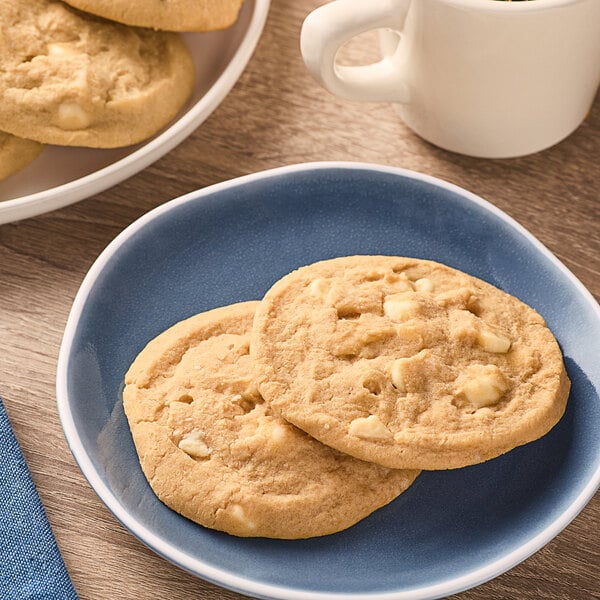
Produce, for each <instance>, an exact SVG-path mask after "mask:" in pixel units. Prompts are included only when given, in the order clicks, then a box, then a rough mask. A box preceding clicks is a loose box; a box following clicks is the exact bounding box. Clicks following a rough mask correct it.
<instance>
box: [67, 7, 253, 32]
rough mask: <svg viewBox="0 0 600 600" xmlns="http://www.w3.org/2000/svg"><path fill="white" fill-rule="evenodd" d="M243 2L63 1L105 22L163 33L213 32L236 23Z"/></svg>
mask: <svg viewBox="0 0 600 600" xmlns="http://www.w3.org/2000/svg"><path fill="white" fill-rule="evenodd" d="M242 3H243V0H169V1H168V2H165V1H164V0H134V1H129V0H67V4H70V5H71V6H74V7H75V8H79V9H81V10H84V11H87V12H89V13H92V14H94V15H98V16H100V17H105V18H106V19H111V20H113V21H118V22H119V23H125V24H126V25H137V26H139V27H150V28H152V29H163V30H167V31H214V30H217V29H225V28H227V27H229V26H231V25H233V23H235V21H236V20H237V17H238V13H239V11H240V7H241V6H242Z"/></svg>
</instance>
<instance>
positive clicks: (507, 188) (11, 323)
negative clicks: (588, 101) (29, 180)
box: [0, 0, 600, 600]
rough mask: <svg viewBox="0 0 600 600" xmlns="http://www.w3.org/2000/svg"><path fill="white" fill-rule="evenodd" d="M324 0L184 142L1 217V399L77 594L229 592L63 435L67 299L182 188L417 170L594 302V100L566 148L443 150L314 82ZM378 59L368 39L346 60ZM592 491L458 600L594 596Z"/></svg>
mask: <svg viewBox="0 0 600 600" xmlns="http://www.w3.org/2000/svg"><path fill="white" fill-rule="evenodd" d="M320 3H321V2H320V0H319V1H318V0H274V2H273V5H272V9H271V13H270V16H269V19H268V22H267V26H266V29H265V32H264V35H263V37H262V39H261V41H260V43H259V46H258V48H257V50H256V52H255V54H254V56H253V58H252V60H251V62H250V64H249V65H248V67H247V69H246V71H245V72H244V74H243V75H242V77H241V79H240V80H239V81H238V83H237V84H236V86H235V87H234V89H233V90H232V92H231V93H230V94H229V96H228V97H227V98H226V99H225V101H224V102H223V103H222V104H221V105H220V107H219V108H218V109H217V110H216V111H215V112H214V113H213V114H212V116H211V117H210V118H209V119H208V120H207V121H206V122H205V123H204V124H203V125H202V126H201V127H200V128H198V129H197V130H196V131H195V132H194V133H193V134H192V135H191V136H190V137H189V138H188V139H187V140H185V141H184V142H183V143H182V144H181V145H179V146H178V147H177V148H175V149H174V150H173V151H171V152H170V153H169V154H168V155H167V156H165V157H163V158H162V159H161V160H159V161H158V162H157V163H155V164H154V165H152V166H150V167H149V168H147V169H146V170H145V171H143V172H142V173H139V174H138V175H136V176H134V177H132V178H130V179H129V180H127V181H125V182H123V183H122V184H120V185H118V186H116V187H114V188H112V189H110V190H108V191H106V192H104V193H101V194H98V195H97V196H94V197H92V198H89V199H87V200H85V201H82V202H80V203H78V204H76V205H73V206H71V207H68V208H65V209H63V210H59V211H55V212H53V213H49V214H46V215H43V216H40V217H37V218H33V219H29V220H26V221H22V222H18V223H14V224H8V225H3V226H1V227H0V339H1V340H2V348H1V352H0V394H1V395H2V397H3V398H4V401H5V404H6V407H7V411H8V413H9V417H10V419H11V421H12V423H13V426H14V428H15V433H16V435H17V437H18V439H19V441H20V443H21V446H22V448H23V451H24V453H25V456H26V459H27V461H28V464H29V466H30V468H31V471H32V474H33V478H34V481H35V483H36V485H37V486H38V489H39V491H40V494H41V497H42V501H43V503H44V505H45V507H46V510H47V513H48V516H49V518H50V522H51V524H52V526H53V529H54V531H55V534H56V537H57V540H58V544H59V547H60V549H61V551H62V553H63V556H64V558H65V561H66V563H67V566H68V568H69V571H70V573H71V576H72V579H73V582H74V584H75V587H76V588H77V591H78V593H79V595H80V596H81V598H82V599H83V600H100V599H102V600H105V599H112V598H119V599H121V600H129V599H131V600H134V599H135V600H137V599H139V598H144V599H146V598H169V599H171V600H183V599H188V598H207V599H212V598H215V599H217V598H219V599H221V598H223V599H231V600H233V599H235V598H242V596H240V595H238V594H235V593H233V592H229V591H226V590H223V589H221V588H218V587H216V586H214V585H211V584H209V583H207V582H204V581H202V580H200V579H198V578H195V577H193V576H191V575H189V574H187V573H184V572H183V571H181V570H180V569H178V568H177V567H174V566H172V565H170V564H169V563H167V562H166V561H165V560H163V559H161V558H159V557H158V556H157V555H155V554H154V553H153V552H152V551H150V550H148V549H147V548H146V547H145V546H143V545H142V544H141V543H140V542H138V541H137V539H136V538H134V537H133V536H132V535H130V534H129V533H128V532H127V531H126V530H125V529H124V528H123V527H122V526H121V525H120V524H119V523H118V522H117V521H116V520H115V518H114V517H113V516H112V515H111V514H110V513H109V511H108V510H107V509H106V508H105V506H104V505H103V504H102V503H101V502H100V500H99V499H98V497H97V496H96V495H95V493H94V492H93V491H92V490H91V488H90V486H89V485H88V483H87V482H86V481H85V479H84V478H83V476H82V474H81V472H80V471H79V469H78V467H77V466H76V464H75V462H74V460H73V458H72V456H71V454H70V452H69V450H68V448H67V445H66V442H65V440H64V437H63V434H62V430H61V427H60V423H59V421H58V416H57V412H56V400H55V390H54V385H55V369H56V361H57V355H58V350H59V346H60V341H61V336H62V331H63V328H64V325H65V322H66V319H67V316H68V312H69V309H70V305H71V303H72V300H73V298H74V297H75V294H76V292H77V289H78V287H79V285H80V283H81V281H82V279H83V277H84V275H85V273H86V271H87V269H88V268H89V267H90V265H91V264H92V263H93V261H94V260H95V258H96V257H97V256H98V254H99V253H100V252H101V251H102V249H103V248H104V247H105V246H106V245H107V244H108V243H109V242H110V241H111V240H112V239H113V238H114V236H115V235H117V234H118V233H119V232H120V231H121V230H122V229H123V228H124V227H126V226H127V225H129V224H130V223H131V222H132V221H134V220H135V219H136V218H137V217H139V216H140V215H142V214H144V213H145V212H147V211H148V210H150V209H152V208H154V207H155V206H158V205H159V204H161V203H163V202H164V201H166V200H168V199H171V198H173V197H176V196H179V195H181V194H184V193H186V192H189V191H192V190H194V189H197V188H201V187H205V186H207V185H210V184H213V183H216V182H220V181H223V180H226V179H230V178H233V177H237V176H239V175H244V174H246V173H251V172H256V171H261V170H264V169H268V168H272V167H277V166H281V165H287V164H292V163H297V162H306V161H318V160H352V161H364V162H374V163H382V164H386V165H392V166H400V167H405V168H408V169H414V170H416V171H420V172H423V173H427V174H430V175H433V176H436V177H440V178H442V179H445V180H447V181H450V182H453V183H456V184H458V185H460V186H462V187H464V188H467V189H469V190H470V191H472V192H474V193H476V194H479V195H480V196H482V197H484V198H486V199H487V200H489V201H490V202H492V203H493V204H495V205H496V206H498V207H499V208H501V209H502V210H504V211H505V212H507V213H508V214H509V215H511V216H512V217H513V218H514V219H516V220H517V221H518V222H519V223H521V224H522V225H524V226H525V227H527V228H528V229H529V230H530V231H531V232H532V233H533V234H534V235H535V236H536V237H538V238H539V239H540V240H541V241H542V242H543V243H544V244H545V245H546V246H547V247H548V248H549V249H550V250H551V251H553V252H554V253H555V254H556V255H557V256H558V257H559V258H560V259H561V260H562V261H563V262H564V263H565V264H566V265H567V267H569V268H570V269H571V270H572V271H573V272H574V273H575V275H576V276H577V277H579V279H580V280H581V281H582V282H583V284H584V285H585V286H586V287H587V288H588V289H589V290H590V291H591V292H592V294H594V295H595V297H596V298H597V299H598V298H600V232H599V229H600V99H597V100H596V102H595V104H594V106H593V108H592V111H591V112H590V115H589V117H588V119H587V120H586V121H585V122H584V124H583V125H582V126H581V127H580V128H579V129H578V131H577V132H576V133H574V134H573V135H572V136H570V137H569V138H568V139H567V140H565V141H564V142H562V143H561V144H559V145H557V146H555V147H554V148H551V149H549V150H547V151H545V152H542V153H540V154H536V155H533V156H529V157H525V158H520V159H514V160H503V161H490V160H479V159H474V158H468V157H464V156H459V155H456V154H451V153H448V152H445V151H443V150H440V149H438V148H435V147H433V146H431V145H430V144H428V143H426V142H424V141H422V140H421V139H419V138H418V137H416V136H415V135H414V134H413V133H412V132H411V131H410V130H409V129H408V128H407V127H406V126H404V125H403V123H402V122H401V121H400V120H399V119H398V118H397V116H396V114H395V112H394V109H393V107H392V106H390V105H387V104H352V103H348V102H344V101H341V100H338V99H336V98H334V97H333V96H331V95H330V94H328V93H327V92H325V91H324V90H323V89H321V88H320V87H319V86H318V85H317V84H316V83H315V82H314V81H313V80H312V79H311V78H310V77H309V75H308V74H307V72H306V70H305V68H304V65H303V63H302V60H301V58H300V54H299V50H298V36H299V32H300V27H301V24H302V20H303V19H304V17H305V16H306V14H308V12H309V11H310V10H312V9H313V8H315V7H316V6H318V5H319V4H320ZM374 56H375V50H374V44H373V39H371V38H369V37H368V36H367V37H365V38H364V39H363V38H361V39H360V40H357V41H356V42H355V43H353V44H352V45H350V46H349V47H348V48H346V49H345V50H344V60H346V61H348V62H365V61H369V60H372V59H373V58H374ZM599 531H600V494H596V496H595V497H594V498H593V499H592V501H591V502H590V503H589V504H588V506H587V507H586V508H585V509H584V510H583V511H582V513H581V514H580V515H579V516H578V517H577V518H576V519H575V520H574V521H573V523H572V524H571V525H569V527H567V528H566V530H565V531H564V532H562V533H561V534H560V535H559V536H558V537H557V538H555V539H554V540H553V541H552V542H550V543H549V544H548V545H547V546H545V547H544V548H543V549H542V550H540V551H539V552H537V553H536V554H534V555H533V556H532V557H530V558H529V559H528V560H526V561H525V562H523V563H522V564H520V565H518V566H516V567H515V568H513V569H511V570H510V571H508V572H507V573H505V574H503V575H501V576H499V577H497V578H496V579H494V580H493V581H490V582H488V583H486V584H484V585H481V586H479V587H477V588H475V589H472V590H469V591H466V592H464V593H462V594H460V595H458V596H456V598H460V600H479V599H484V598H485V599H488V598H494V599H504V598H506V599H508V598H511V599H513V598H519V599H525V600H534V599H535V600H538V599H539V598H553V599H564V600H579V599H587V598H600V579H599V577H600V576H599V573H600V542H599V541H598V540H599Z"/></svg>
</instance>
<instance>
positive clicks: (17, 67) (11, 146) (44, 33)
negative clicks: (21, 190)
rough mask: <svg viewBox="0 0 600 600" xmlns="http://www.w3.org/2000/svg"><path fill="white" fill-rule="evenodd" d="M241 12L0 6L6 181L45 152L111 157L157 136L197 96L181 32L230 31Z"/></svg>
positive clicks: (0, 0)
mask: <svg viewBox="0 0 600 600" xmlns="http://www.w3.org/2000/svg"><path fill="white" fill-rule="evenodd" d="M241 3H242V0H232V1H229V2H224V3H221V4H219V5H218V6H215V5H214V3H212V2H210V0H206V1H204V2H202V1H191V0H185V1H180V2H168V3H167V2H160V1H158V0H157V1H155V2H141V1H140V2H137V3H136V2H125V1H119V0H113V1H112V2H111V1H108V2H107V1H103V0H97V1H94V0H89V1H82V2H79V1H77V0H76V1H73V2H69V4H66V3H63V2H60V1H56V0H35V1H32V0H0V24H1V31H0V62H1V65H0V99H1V101H0V131H2V132H5V133H3V134H2V135H3V137H2V139H0V142H2V143H1V144H0V165H3V166H2V170H1V171H0V177H5V176H8V175H10V174H11V173H13V172H14V171H15V170H17V169H18V168H21V167H23V166H25V165H26V164H27V163H28V162H30V161H31V160H33V158H35V156H36V155H37V154H38V153H39V152H40V150H41V148H42V146H41V144H58V145H65V146H87V147H93V148H114V147H118V146H127V145H130V144H136V143H138V142H141V141H143V140H145V139H147V138H149V137H151V136H153V135H154V134H156V133H157V132H158V131H160V130H161V129H162V128H163V127H164V126H165V125H167V124H168V123H169V121H171V120H172V119H173V118H174V117H175V116H176V115H177V113H178V112H179V111H180V110H181V109H182V107H183V106H184V105H185V103H186V101H187V100H188V99H189V97H190V96H191V93H192V89H193V86H194V78H195V73H194V65H193V63H192V58H191V56H190V53H189V51H188V49H187V47H186V45H185V43H184V42H183V40H182V38H181V37H180V35H179V34H178V33H175V32H176V31H208V30H214V29H222V28H224V27H228V26H229V25H231V24H232V23H233V22H234V21H235V19H236V18H237V14H238V11H239V8H240V5H241ZM74 7H75V8H74ZM78 9H82V10H78ZM83 11H86V12H83ZM101 17H105V18H101ZM6 134H11V135H12V136H13V137H8V136H7V135H6ZM14 136H16V138H24V139H26V140H28V141H27V142H19V141H18V140H17V139H16V138H15V137H14Z"/></svg>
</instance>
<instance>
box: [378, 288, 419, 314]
mask: <svg viewBox="0 0 600 600" xmlns="http://www.w3.org/2000/svg"><path fill="white" fill-rule="evenodd" d="M420 309H421V305H420V304H419V303H418V302H416V301H415V300H411V299H409V298H406V297H405V295H404V294H394V295H391V296H386V297H385V298H384V300H383V312H384V314H385V315H386V317H389V318H390V319H391V320H392V321H406V320H408V319H410V318H411V317H414V316H415V315H416V314H418V312H419V311H420Z"/></svg>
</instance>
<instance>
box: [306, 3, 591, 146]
mask: <svg viewBox="0 0 600 600" xmlns="http://www.w3.org/2000/svg"><path fill="white" fill-rule="evenodd" d="M373 29H380V30H381V35H380V42H381V49H382V55H383V58H382V60H381V61H380V62H377V63H375V64H372V65H365V66H343V65H338V64H336V54H337V52H338V50H339V49H340V47H341V46H342V45H343V44H345V43H346V42H348V41H349V40H350V39H352V38H353V37H355V36H357V35H359V34H360V33H364V32H366V31H369V30H373ZM301 51H302V56H303V58H304V62H305V63H306V66H307V67H308V69H309V71H310V72H311V73H312V74H313V75H314V76H315V78H316V79H317V80H318V81H319V82H320V83H321V84H322V85H323V86H324V87H325V88H326V89H328V90H329V91H330V92H332V93H333V94H335V95H337V96H340V97H342V98H346V99H349V100H358V101H370V102H372V101H376V102H377V101H383V102H394V103H397V107H398V111H399V113H400V116H401V117H402V119H403V120H404V122H405V123H406V124H407V125H408V126H409V127H410V128H411V129H412V130H413V131H415V132H416V133H417V134H418V135H420V136H421V137H423V138H424V139H426V140H428V141H430V142H431V143H433V144H435V145H437V146H440V147H442V148H445V149H448V150H452V151H454V152H459V153H462V154H468V155H471V156H479V157H487V158H508V157H514V156H521V155H525V154H530V153H533V152H537V151H539V150H543V149H545V148H547V147H549V146H552V145H553V144H555V143H557V142H559V141H560V140H562V139H563V138H565V137H567V136H568V135H569V134H570V133H572V132H573V131H574V130H575V129H577V127H578V126H579V125H580V124H581V122H582V121H583V120H584V119H585V116H586V114H587V113H588V111H589V109H590V106H591V104H592V102H593V99H594V96H595V94H596V91H597V89H598V86H599V84H600V0H528V1H522V2H516V1H513V2H509V1H505V0H504V1H503V0H334V1H333V2H330V3H329V4H326V5H324V6H321V7H320V8H317V9H316V10H315V11H313V12H312V13H310V15H308V17H307V18H306V20H305V21H304V24H303V27H302V34H301Z"/></svg>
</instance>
